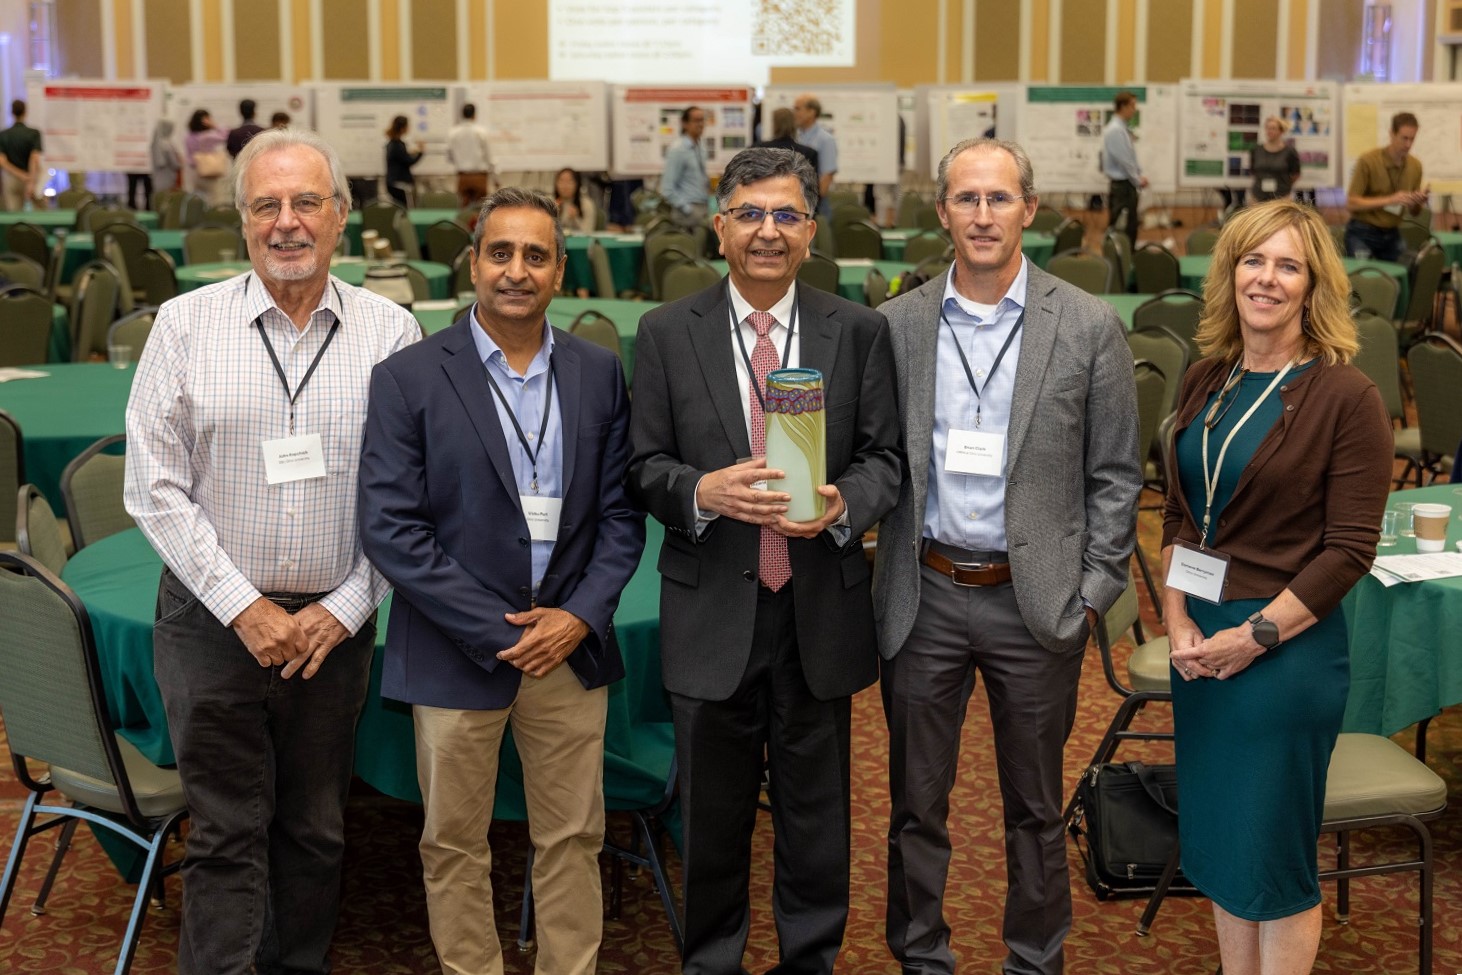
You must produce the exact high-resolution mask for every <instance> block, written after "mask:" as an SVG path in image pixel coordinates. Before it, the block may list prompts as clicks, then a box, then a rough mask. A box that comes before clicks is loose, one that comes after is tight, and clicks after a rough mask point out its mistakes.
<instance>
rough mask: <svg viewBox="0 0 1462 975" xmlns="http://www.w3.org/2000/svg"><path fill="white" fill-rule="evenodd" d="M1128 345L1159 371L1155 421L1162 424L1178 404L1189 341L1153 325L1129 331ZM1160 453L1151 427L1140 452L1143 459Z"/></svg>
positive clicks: (1133, 353)
mask: <svg viewBox="0 0 1462 975" xmlns="http://www.w3.org/2000/svg"><path fill="white" fill-rule="evenodd" d="M1127 347H1128V348H1129V349H1131V350H1132V358H1133V359H1134V360H1142V359H1145V360H1147V361H1148V362H1150V363H1152V364H1153V365H1154V366H1156V367H1157V368H1158V369H1159V370H1160V371H1161V372H1162V375H1163V397H1162V404H1161V406H1160V407H1159V409H1158V415H1157V422H1158V424H1161V423H1162V421H1163V419H1164V418H1165V417H1169V416H1172V414H1173V411H1174V410H1176V409H1177V407H1178V393H1179V391H1180V390H1181V389H1182V386H1183V377H1184V376H1185V375H1186V374H1187V372H1188V363H1189V362H1190V361H1191V354H1190V352H1189V350H1188V344H1187V343H1186V342H1184V341H1183V340H1182V339H1181V338H1179V337H1178V336H1177V335H1174V334H1173V333H1172V331H1170V330H1169V329H1167V328H1165V327H1163V326H1161V325H1155V326H1152V327H1149V328H1145V329H1134V330H1132V331H1131V332H1128V333H1127ZM1161 455H1162V443H1161V441H1160V439H1159V438H1158V436H1157V433H1156V431H1155V430H1154V433H1153V438H1152V439H1151V440H1149V441H1147V444H1146V446H1144V447H1143V448H1142V456H1143V458H1144V459H1147V458H1152V459H1157V458H1160V457H1161Z"/></svg>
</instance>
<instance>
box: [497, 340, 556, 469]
mask: <svg viewBox="0 0 1462 975" xmlns="http://www.w3.org/2000/svg"><path fill="white" fill-rule="evenodd" d="M482 371H483V372H485V373H486V374H487V381H488V382H489V383H490V384H492V391H493V392H494V393H497V398H498V399H500V400H502V403H503V408H504V409H505V410H507V411H508V419H509V420H511V421H512V422H513V432H514V433H516V434H517V435H518V443H520V444H522V445H523V453H525V454H527V455H528V463H529V464H531V465H532V467H533V480H532V481H531V482H530V483H529V485H528V486H529V487H530V488H531V489H532V490H533V493H534V494H537V493H538V458H539V457H540V456H541V455H542V454H543V435H544V434H546V433H547V432H548V415H549V414H550V413H552V412H553V353H551V352H550V353H549V355H548V388H547V390H545V391H544V394H543V422H542V423H540V424H539V425H538V449H537V450H534V449H533V447H532V446H531V445H530V444H529V443H528V437H527V435H526V434H525V433H523V427H522V425H521V424H520V423H518V416H517V414H516V413H514V412H513V407H512V405H511V404H509V403H508V397H507V395H506V394H504V393H503V390H502V387H501V386H499V385H498V384H497V380H496V379H494V378H492V370H491V369H488V368H487V363H483V369H482Z"/></svg>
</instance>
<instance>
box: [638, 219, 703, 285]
mask: <svg viewBox="0 0 1462 975" xmlns="http://www.w3.org/2000/svg"><path fill="white" fill-rule="evenodd" d="M672 250H673V251H676V252H677V253H678V256H676V255H671V259H673V260H682V261H689V260H692V259H693V258H694V255H696V254H699V253H700V251H698V250H696V241H695V237H693V236H692V235H690V234H687V233H683V232H681V231H679V230H662V231H660V232H659V233H657V234H655V235H654V236H650V235H648V234H647V235H646V236H645V264H644V271H645V275H646V277H645V280H646V282H647V284H648V286H649V287H648V290H649V295H650V297H651V298H652V299H654V300H655V301H659V300H660V282H661V281H662V279H663V278H664V276H665V271H666V269H667V268H668V267H669V266H670V265H669V263H668V262H667V260H666V258H665V254H666V252H667V251H672Z"/></svg>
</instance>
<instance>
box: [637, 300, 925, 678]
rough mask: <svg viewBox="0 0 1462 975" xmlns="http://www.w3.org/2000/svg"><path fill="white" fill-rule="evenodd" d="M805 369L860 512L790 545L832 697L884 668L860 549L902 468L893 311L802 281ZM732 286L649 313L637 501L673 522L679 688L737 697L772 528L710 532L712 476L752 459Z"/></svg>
mask: <svg viewBox="0 0 1462 975" xmlns="http://www.w3.org/2000/svg"><path fill="white" fill-rule="evenodd" d="M797 292H798V299H797V300H798V305H797V307H798V314H797V323H798V324H797V328H798V332H799V333H800V334H799V339H798V341H799V349H800V351H799V355H798V362H799V365H801V366H803V367H806V368H812V369H819V370H821V371H822V374H823V383H824V398H825V403H826V410H827V474H828V480H829V482H831V483H835V484H836V485H837V487H838V490H839V491H841V492H842V495H843V499H844V501H845V502H846V503H847V505H848V515H849V519H850V525H851V528H852V538H851V540H850V541H849V543H848V544H847V545H846V546H842V547H839V546H837V545H836V544H834V543H833V541H832V539H831V537H830V536H829V534H828V533H827V532H822V533H821V534H820V535H819V536H818V537H817V538H811V539H797V538H793V539H789V540H788V545H787V549H788V554H789V556H790V558H791V562H792V592H793V598H794V601H795V606H796V618H797V645H798V650H799V653H800V654H801V659H802V667H803V670H804V673H805V675H806V678H807V685H808V687H809V688H810V689H811V690H812V693H813V694H814V695H816V696H817V697H818V698H821V699H824V700H827V699H831V698H835V697H841V696H846V695H849V694H852V693H853V692H855V691H857V690H859V689H861V688H863V687H866V686H868V685H869V684H871V683H873V681H874V680H875V679H876V678H877V676H878V667H877V656H876V654H875V640H874V632H873V609H872V602H871V599H870V595H869V571H868V566H867V563H866V561H865V559H864V556H863V548H862V544H861V540H862V536H863V533H864V532H865V531H867V530H868V529H869V528H870V527H872V526H873V524H874V523H876V522H877V521H878V519H879V518H880V517H882V516H883V514H884V512H886V511H887V510H888V509H889V507H890V506H891V505H892V504H893V502H894V498H895V497H896V496H897V494H898V486H899V480H900V478H901V477H902V474H903V463H902V462H903V455H902V452H901V451H900V450H899V445H898V404H897V402H896V401H895V399H894V372H893V356H892V354H891V353H890V351H889V342H888V325H887V323H886V322H885V321H884V318H883V316H882V315H880V314H879V313H878V312H876V311H873V310H872V309H869V308H866V307H863V306H862V305H855V304H853V303H852V302H850V301H846V300H844V299H842V298H839V297H837V296H835V295H831V294H827V293H826V292H822V291H818V290H816V289H815V288H811V287H807V286H804V285H799V286H798V288H797ZM737 354H738V353H737V352H736V349H735V343H734V341H733V337H732V334H731V323H730V314H729V312H728V298H727V290H726V283H725V281H724V280H723V281H722V282H721V283H720V284H717V285H716V286H714V287H712V288H707V289H706V290H705V291H702V292H700V293H698V294H694V295H691V296H689V297H687V298H683V299H681V300H680V301H676V302H672V303H670V304H667V305H662V306H661V307H659V308H656V309H654V310H653V311H651V312H649V313H648V314H646V315H645V317H644V318H643V319H642V320H641V321H640V330H639V336H638V338H637V339H636V342H635V382H634V407H633V409H632V411H631V423H630V446H631V457H630V465H629V474H628V486H629V492H630V496H631V497H633V498H634V499H635V500H636V501H637V502H639V503H640V504H641V505H642V506H644V507H645V508H646V509H647V510H648V511H649V512H650V514H652V515H653V516H654V517H655V518H657V519H659V521H660V522H661V523H662V524H664V525H665V528H666V531H665V543H664V546H663V547H662V548H661V550H660V563H659V568H660V576H661V588H660V641H661V650H660V660H661V667H662V672H663V675H664V680H665V687H666V689H668V690H670V691H672V692H674V693H676V694H683V695H685V696H687V697H693V698H698V699H701V700H709V701H719V700H724V699H725V698H727V697H729V696H730V695H731V693H732V692H733V691H734V690H735V689H736V686H737V684H738V683H739V682H740V680H741V678H742V675H743V674H744V673H745V671H746V664H747V660H748V658H749V656H750V653H751V634H752V624H753V622H754V620H755V618H756V599H757V588H758V584H757V573H756V570H757V561H758V553H759V550H760V529H759V528H758V527H757V526H755V525H750V524H747V523H745V522H741V521H737V520H735V519H732V518H726V517H722V518H718V519H716V520H715V521H713V522H712V523H711V524H710V526H709V527H708V528H707V530H706V531H705V532H704V533H703V534H702V535H701V537H699V538H697V537H696V535H695V489H696V484H697V483H698V482H699V481H700V479H701V477H702V476H704V475H705V474H707V473H710V472H711V471H715V470H719V469H721V468H723V467H729V466H730V465H732V464H734V463H736V461H737V459H738V458H742V457H748V456H750V454H751V444H750V441H749V438H748V436H747V431H746V420H745V415H744V413H743V412H742V405H741V404H742V398H743V397H744V396H746V391H745V390H744V389H742V388H741V387H740V385H739V384H738V382H737V380H736V364H735V358H734V357H735V356H736V355H737Z"/></svg>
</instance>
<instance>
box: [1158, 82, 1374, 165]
mask: <svg viewBox="0 0 1462 975" xmlns="http://www.w3.org/2000/svg"><path fill="white" fill-rule="evenodd" d="M1388 87H1389V86H1388ZM1178 88H1179V104H1180V110H1181V115H1182V123H1181V128H1180V132H1181V135H1180V136H1179V143H1178V182H1179V184H1180V185H1182V186H1184V187H1205V186H1207V187H1224V186H1233V187H1241V186H1248V185H1249V184H1250V183H1251V182H1253V179H1252V177H1251V175H1250V172H1249V162H1250V150H1251V149H1252V148H1253V147H1254V146H1255V145H1256V144H1258V143H1261V142H1263V141H1264V120H1265V119H1267V118H1269V117H1270V116H1271V115H1275V116H1278V117H1279V118H1281V119H1283V120H1284V121H1286V122H1287V123H1289V124H1290V130H1289V131H1288V132H1287V133H1286V134H1285V140H1286V141H1288V142H1290V143H1291V144H1292V145H1294V147H1295V150H1296V151H1297V152H1298V153H1299V154H1300V178H1299V180H1298V182H1297V183H1296V184H1295V185H1296V186H1301V187H1306V188H1311V187H1316V186H1334V185H1335V184H1336V183H1337V182H1338V181H1339V179H1340V170H1339V159H1338V151H1337V150H1338V149H1339V148H1340V142H1339V135H1340V133H1339V125H1338V124H1337V123H1338V122H1339V110H1338V109H1339V103H1338V102H1337V101H1336V96H1337V94H1338V92H1337V88H1336V85H1335V83H1334V82H1333V81H1270V80H1264V81H1260V80H1257V79H1256V80H1249V81H1238V80H1229V81H1199V80H1196V79H1185V80H1184V81H1182V82H1181V83H1180V84H1179V86H1178Z"/></svg>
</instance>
